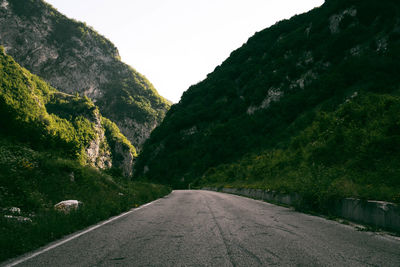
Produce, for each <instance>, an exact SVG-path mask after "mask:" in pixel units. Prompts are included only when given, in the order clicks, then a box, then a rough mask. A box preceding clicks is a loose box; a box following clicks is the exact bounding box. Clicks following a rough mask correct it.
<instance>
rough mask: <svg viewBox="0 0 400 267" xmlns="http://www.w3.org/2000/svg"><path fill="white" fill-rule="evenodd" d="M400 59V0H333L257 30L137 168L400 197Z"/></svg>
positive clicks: (187, 96) (158, 135)
mask: <svg viewBox="0 0 400 267" xmlns="http://www.w3.org/2000/svg"><path fill="white" fill-rule="evenodd" d="M399 59H400V2H399V1H394V0H383V1H379V2H377V1H373V0H346V1H345V0H329V1H326V2H325V3H324V4H323V5H322V6H321V7H320V8H316V9H314V10H311V11H310V12H308V13H306V14H302V15H298V16H295V17H293V18H291V19H290V20H285V21H281V22H279V23H276V24H275V25H273V26H272V27H270V28H268V29H265V30H263V31H261V32H259V33H256V34H255V35H254V36H253V37H251V38H250V39H249V40H248V42H247V43H246V44H244V45H243V46H242V47H241V48H239V49H237V50H236V51H234V52H232V54H231V55H230V57H229V58H228V59H227V60H226V61H225V62H224V63H222V64H221V65H220V66H218V67H217V68H216V69H215V70H214V72H212V73H211V74H209V75H208V77H207V79H205V80H204V81H202V82H200V83H198V84H196V85H193V86H192V87H190V88H189V89H188V90H187V91H186V92H185V93H184V95H183V97H182V99H181V101H180V102H179V103H178V104H176V105H174V106H172V107H171V109H170V111H169V112H168V113H167V116H166V118H165V120H164V121H163V123H162V124H161V125H160V126H159V127H158V128H157V129H155V130H154V131H153V133H152V135H151V138H150V139H149V140H148V141H147V142H146V143H145V146H144V150H143V152H142V153H141V155H140V157H139V159H138V161H137V163H136V166H135V175H136V176H137V177H140V176H146V177H149V178H150V179H152V180H154V181H158V182H164V183H167V184H171V185H173V186H175V187H178V188H179V187H186V186H187V185H188V184H189V183H192V182H196V183H197V184H198V185H205V184H218V185H228V184H231V185H232V184H235V183H236V184H237V185H239V184H241V185H242V186H244V185H250V184H252V186H254V187H264V188H270V189H271V190H272V189H274V190H291V191H300V190H302V189H303V188H302V186H304V187H305V186H308V188H317V187H318V186H320V188H321V191H320V193H321V192H323V190H325V192H327V191H329V190H331V191H334V190H333V189H332V188H337V187H336V186H340V185H343V187H346V183H347V185H350V184H352V185H354V186H348V187H346V190H347V191H346V190H344V189H343V190H341V191H340V192H341V194H342V193H343V194H344V195H347V196H349V195H353V196H354V195H355V196H366V197H376V198H380V199H387V200H393V199H396V194H399V193H400V177H399V176H398V173H399V172H398V170H399V167H398V166H399V163H400V155H399V151H398V140H399V134H400V132H399V130H398V129H399V124H398V122H399V120H398V105H399V104H400V103H399V99H398V97H397V95H398V94H399V89H400V88H399V82H400V60H399ZM396 166H397V167H396ZM396 172H397V174H396ZM366 174H368V175H366ZM303 178H304V179H303ZM340 179H341V180H340ZM294 181H296V183H295V184H294ZM307 181H308V182H307ZM358 186H360V188H361V187H362V190H364V189H365V190H364V191H366V193H365V194H364V193H362V192H361V191H362V190H361V189H360V190H359V189H357V188H358ZM367 187H369V188H370V189H371V188H375V189H376V188H378V187H379V189H376V190H375V191H376V192H378V191H385V190H386V189H384V188H387V189H388V191H386V193H382V194H379V193H376V192H375V193H376V194H373V193H371V192H372V191H373V190H370V189H369V191H368V188H367ZM367 191H368V192H367ZM310 192H312V190H311V191H310Z"/></svg>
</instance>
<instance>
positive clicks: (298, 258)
mask: <svg viewBox="0 0 400 267" xmlns="http://www.w3.org/2000/svg"><path fill="white" fill-rule="evenodd" d="M117 265H120V266H273V265H277V266H400V238H397V237H392V236H388V235H384V234H379V233H373V232H360V231H357V230H356V229H355V228H354V227H352V226H348V225H343V224H339V223H337V222H335V221H330V220H326V219H324V218H321V217H316V216H311V215H306V214H302V213H299V212H296V211H293V210H292V209H288V208H284V207H280V206H276V205H272V204H268V203H265V202H262V201H257V200H252V199H248V198H244V197H239V196H234V195H229V194H223V193H217V192H210V191H201V190H192V191H187V190H186V191H185V190H182V191H173V192H172V193H171V194H170V195H169V196H167V197H165V198H163V199H161V200H159V201H157V202H155V203H153V204H151V205H149V206H146V207H143V208H142V209H140V210H137V211H134V212H132V213H130V214H128V215H126V216H124V217H122V218H120V219H117V220H114V221H112V222H111V223H108V224H106V225H104V226H101V227H99V228H97V229H95V230H93V231H91V232H88V233H86V234H83V235H81V236H79V237H78V238H75V239H73V240H71V241H69V242H66V243H64V244H62V245H60V246H58V247H56V248H54V249H51V250H49V251H46V252H44V253H42V254H40V255H38V256H36V257H34V258H32V259H29V260H27V261H25V262H23V263H21V264H19V265H18V266H117Z"/></svg>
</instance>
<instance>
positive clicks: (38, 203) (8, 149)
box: [0, 136, 170, 262]
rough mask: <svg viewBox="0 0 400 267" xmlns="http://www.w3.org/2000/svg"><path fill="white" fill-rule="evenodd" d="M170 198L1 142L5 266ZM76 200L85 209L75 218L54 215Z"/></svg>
mask: <svg viewBox="0 0 400 267" xmlns="http://www.w3.org/2000/svg"><path fill="white" fill-rule="evenodd" d="M169 192H170V189H169V188H168V187H166V186H161V185H154V184H150V183H145V182H132V181H130V180H127V179H126V178H125V177H122V176H111V175H110V174H107V173H105V172H102V171H99V170H97V169H95V168H93V167H89V166H82V165H81V164H80V163H79V162H78V161H74V160H71V159H65V158H61V157H59V155H57V154H56V153H53V152H51V151H47V152H44V151H42V152H38V151H35V150H32V149H30V148H28V147H27V146H26V145H25V144H21V143H18V142H16V141H15V140H10V139H7V138H4V137H1V136H0V207H1V210H0V233H1V238H0V262H1V261H4V260H6V259H8V258H10V257H15V256H17V255H20V254H22V253H24V252H28V251H31V250H33V249H35V248H38V247H40V246H42V245H45V244H47V243H48V242H50V241H53V240H56V239H59V238H61V237H62V236H64V235H66V234H69V233H72V232H75V231H77V230H80V229H82V228H84V227H86V226H89V225H92V224H94V223H96V222H99V221H101V220H104V219H107V218H109V217H110V216H113V215H117V214H120V213H122V212H124V211H127V210H129V209H131V208H135V207H138V206H140V205H141V204H143V203H146V202H149V201H152V200H154V199H157V198H160V197H163V196H165V195H167V194H168V193H169ZM70 199H74V200H78V201H81V202H82V205H81V206H80V207H79V208H78V209H77V210H76V211H71V212H70V213H69V214H64V213H63V212H60V211H56V210H55V209H54V205H55V204H57V203H58V202H60V201H63V200H70ZM12 207H17V208H19V209H20V211H21V212H20V213H13V212H11V211H10V208H12ZM10 216H12V217H10Z"/></svg>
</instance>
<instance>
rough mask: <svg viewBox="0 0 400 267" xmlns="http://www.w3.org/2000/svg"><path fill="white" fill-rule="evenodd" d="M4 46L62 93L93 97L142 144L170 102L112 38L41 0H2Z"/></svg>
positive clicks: (137, 144) (0, 38)
mask: <svg viewBox="0 0 400 267" xmlns="http://www.w3.org/2000/svg"><path fill="white" fill-rule="evenodd" d="M0 45H3V46H4V48H5V51H6V52H7V54H9V55H11V56H12V57H13V58H14V59H15V60H16V61H17V62H18V63H19V64H20V65H21V66H23V67H25V68H26V69H28V70H29V71H31V72H32V73H34V74H36V75H38V76H40V77H42V78H43V79H44V80H45V81H47V82H48V83H50V85H51V86H53V87H54V88H56V89H57V90H59V91H60V92H64V93H67V94H75V93H79V94H80V95H82V96H87V97H88V98H89V99H91V100H92V101H93V102H94V103H95V104H96V105H97V106H98V107H100V112H101V113H102V114H103V115H104V116H106V117H108V118H109V119H110V120H112V121H113V122H115V123H116V124H117V126H118V127H119V129H120V130H121V132H122V133H123V134H124V135H125V136H126V137H127V138H128V139H129V140H130V141H131V143H132V144H133V145H134V146H135V147H136V148H138V149H140V148H141V145H142V144H143V142H144V140H146V138H147V137H148V136H149V134H150V132H151V131H152V130H153V129H154V128H155V127H156V125H157V124H159V123H160V122H161V120H162V119H163V118H164V115H165V112H166V111H167V110H168V109H169V107H170V103H169V101H167V100H165V99H164V98H163V97H161V96H160V95H159V94H158V93H157V91H156V90H155V89H154V87H153V85H152V84H151V83H150V82H149V81H148V80H147V79H146V78H145V77H144V76H143V75H141V74H139V73H138V72H137V71H135V70H134V69H133V68H131V67H130V66H128V65H126V64H124V63H123V62H121V60H120V57H119V54H118V51H117V49H116V48H115V46H114V45H113V44H112V43H111V42H110V41H109V40H107V39H106V38H104V37H103V36H101V35H99V34H98V33H97V32H96V31H94V30H93V29H92V28H90V27H88V26H86V25H85V24H84V23H81V22H77V21H75V20H72V19H69V18H67V17H65V16H64V15H62V14H60V13H59V12H58V11H57V10H56V9H54V8H53V7H52V6H51V5H49V4H47V3H45V2H44V1H42V0H0Z"/></svg>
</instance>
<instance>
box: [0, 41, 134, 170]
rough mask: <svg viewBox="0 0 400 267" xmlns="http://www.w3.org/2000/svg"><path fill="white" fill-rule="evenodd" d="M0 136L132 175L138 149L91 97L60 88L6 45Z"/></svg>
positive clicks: (0, 61)
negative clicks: (18, 60)
mask: <svg viewBox="0 0 400 267" xmlns="http://www.w3.org/2000/svg"><path fill="white" fill-rule="evenodd" d="M0 114H1V117H0V135H1V136H2V137H12V138H14V139H16V140H19V141H22V142H24V143H26V144H27V145H28V146H31V147H33V148H35V149H38V150H44V151H56V152H57V153H58V154H59V155H61V156H63V157H65V158H72V159H75V160H79V161H80V163H81V164H83V165H91V166H93V167H97V168H100V169H110V168H112V167H114V168H116V169H119V170H120V173H122V174H123V175H124V176H131V175H132V165H133V159H134V157H136V151H135V148H134V147H133V146H132V145H131V143H130V142H129V141H128V140H127V139H126V137H125V136H124V135H122V134H121V132H120V131H119V129H118V127H117V126H116V125H115V124H114V123H113V122H111V121H109V120H108V119H106V118H104V117H102V116H101V114H100V112H99V109H98V108H97V107H96V106H95V105H94V104H93V102H92V101H91V100H90V99H89V98H87V97H78V96H74V95H70V94H66V93H61V92H58V91H57V90H56V89H54V88H52V87H51V86H49V85H48V84H47V83H46V82H44V81H43V80H42V79H40V78H39V77H37V76H35V75H32V74H31V73H30V72H29V71H27V70H26V69H24V68H21V66H19V65H18V64H17V63H16V62H15V61H14V60H13V59H12V57H11V56H9V55H7V54H6V53H5V51H4V48H3V47H1V46H0Z"/></svg>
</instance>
